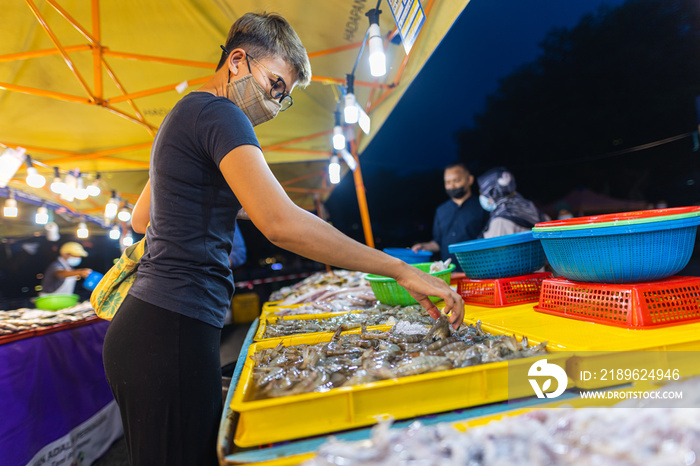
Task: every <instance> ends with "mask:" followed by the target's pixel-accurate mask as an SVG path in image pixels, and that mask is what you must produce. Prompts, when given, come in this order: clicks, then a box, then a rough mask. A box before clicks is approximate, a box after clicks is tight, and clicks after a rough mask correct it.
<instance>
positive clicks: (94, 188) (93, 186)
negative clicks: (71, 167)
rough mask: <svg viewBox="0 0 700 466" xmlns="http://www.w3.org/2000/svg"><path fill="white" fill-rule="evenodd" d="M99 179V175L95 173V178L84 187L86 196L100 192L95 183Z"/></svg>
mask: <svg viewBox="0 0 700 466" xmlns="http://www.w3.org/2000/svg"><path fill="white" fill-rule="evenodd" d="M99 179H100V176H99V175H97V178H95V181H93V182H92V183H90V186H88V187H87V188H85V189H86V190H87V193H88V196H92V197H97V196H99V195H100V193H101V192H102V190H101V189H100V187H99V186H98V185H97V183H98V180H99Z"/></svg>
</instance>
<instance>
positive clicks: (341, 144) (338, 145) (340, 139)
mask: <svg viewBox="0 0 700 466" xmlns="http://www.w3.org/2000/svg"><path fill="white" fill-rule="evenodd" d="M333 113H334V115H335V126H334V127H333V149H335V150H341V149H345V134H343V127H342V126H340V112H339V111H337V110H336V111H335V112H333Z"/></svg>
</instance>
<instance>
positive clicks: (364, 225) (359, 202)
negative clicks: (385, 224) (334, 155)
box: [350, 141, 374, 248]
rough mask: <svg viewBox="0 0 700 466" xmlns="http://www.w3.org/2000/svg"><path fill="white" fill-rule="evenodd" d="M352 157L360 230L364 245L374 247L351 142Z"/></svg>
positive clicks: (359, 171) (356, 157)
mask: <svg viewBox="0 0 700 466" xmlns="http://www.w3.org/2000/svg"><path fill="white" fill-rule="evenodd" d="M350 148H351V149H352V152H351V153H352V156H353V157H354V158H355V161H356V162H357V168H355V171H354V172H352V178H353V180H354V181H355V192H356V193H357V205H358V207H359V208H360V218H361V219H362V230H363V231H364V233H365V244H367V246H369V247H370V248H373V247H374V236H373V235H372V224H371V223H370V220H369V209H368V208H367V195H366V193H365V184H364V181H362V170H361V169H360V158H359V157H358V156H357V144H355V142H354V141H353V142H352V143H351V144H350Z"/></svg>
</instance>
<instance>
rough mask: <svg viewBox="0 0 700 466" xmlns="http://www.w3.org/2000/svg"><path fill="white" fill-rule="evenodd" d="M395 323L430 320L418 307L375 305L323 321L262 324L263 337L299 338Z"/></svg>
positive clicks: (422, 322) (427, 323)
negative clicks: (312, 334)
mask: <svg viewBox="0 0 700 466" xmlns="http://www.w3.org/2000/svg"><path fill="white" fill-rule="evenodd" d="M399 321H404V322H409V323H420V324H423V325H432V324H433V322H434V320H433V318H432V317H430V316H429V315H428V313H427V312H426V311H425V309H423V308H422V307H421V306H419V305H414V306H394V307H392V306H388V305H386V304H381V303H378V304H376V305H375V306H373V307H372V308H370V309H367V310H363V311H361V312H353V313H347V314H342V315H338V316H333V317H327V318H325V319H303V320H302V319H290V320H282V319H278V320H277V321H274V322H272V321H270V322H267V323H266V324H265V332H264V333H263V338H277V337H284V336H288V335H300V334H304V333H314V332H334V331H335V330H337V329H338V327H342V330H343V331H345V330H351V329H354V328H360V326H361V325H362V324H363V323H364V324H365V325H366V326H368V327H369V326H373V325H394V324H396V323H397V322H399Z"/></svg>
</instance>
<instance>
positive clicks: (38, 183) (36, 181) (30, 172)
mask: <svg viewBox="0 0 700 466" xmlns="http://www.w3.org/2000/svg"><path fill="white" fill-rule="evenodd" d="M26 181H27V184H28V185H29V186H30V187H32V188H37V189H38V188H43V187H44V185H45V184H46V178H44V177H43V176H42V175H40V174H39V172H38V171H37V170H36V168H34V167H27V179H26Z"/></svg>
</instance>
